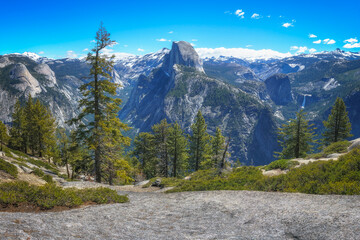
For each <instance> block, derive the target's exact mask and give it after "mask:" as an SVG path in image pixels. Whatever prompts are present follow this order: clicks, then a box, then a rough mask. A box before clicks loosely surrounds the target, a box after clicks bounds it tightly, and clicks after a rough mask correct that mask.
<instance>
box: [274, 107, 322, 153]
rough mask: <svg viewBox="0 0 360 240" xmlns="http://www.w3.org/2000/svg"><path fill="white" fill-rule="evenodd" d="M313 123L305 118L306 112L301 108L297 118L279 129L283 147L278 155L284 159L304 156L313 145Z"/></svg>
mask: <svg viewBox="0 0 360 240" xmlns="http://www.w3.org/2000/svg"><path fill="white" fill-rule="evenodd" d="M314 137H315V134H314V128H313V124H311V125H309V121H308V120H306V118H305V112H304V111H303V110H300V111H299V112H298V113H296V118H295V119H290V121H289V122H288V123H287V124H283V126H282V128H280V129H279V142H280V144H281V146H282V148H283V150H282V152H281V153H277V154H278V157H280V158H284V159H291V158H299V157H304V156H306V154H307V153H308V152H310V151H311V149H312V147H313V143H315V140H314Z"/></svg>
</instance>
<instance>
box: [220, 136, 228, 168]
mask: <svg viewBox="0 0 360 240" xmlns="http://www.w3.org/2000/svg"><path fill="white" fill-rule="evenodd" d="M229 144H230V138H229V140H228V142H227V144H226V147H225V150H224V154H223V157H222V159H221V164H220V171H219V174H220V173H221V171H222V170H223V169H224V168H225V158H226V153H227V151H228V148H229Z"/></svg>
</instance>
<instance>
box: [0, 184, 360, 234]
mask: <svg viewBox="0 0 360 240" xmlns="http://www.w3.org/2000/svg"><path fill="white" fill-rule="evenodd" d="M120 193H125V192H120ZM128 193H129V197H130V202H129V203H125V204H111V205H98V206H89V207H86V208H82V209H74V210H70V211H65V212H46V213H40V214H35V213H0V236H1V239H47V240H48V239H359V238H360V235H359V233H360V196H319V195H305V194H289V193H267V192H250V191H211V192H184V193H172V194H164V193H154V192H141V193H136V192H128Z"/></svg>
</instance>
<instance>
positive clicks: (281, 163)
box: [265, 159, 299, 171]
mask: <svg viewBox="0 0 360 240" xmlns="http://www.w3.org/2000/svg"><path fill="white" fill-rule="evenodd" d="M296 165H299V162H297V161H291V160H289V159H279V160H276V161H273V162H271V163H270V164H269V165H267V166H266V167H265V170H266V171H269V170H272V169H281V170H286V169H290V168H292V167H294V166H296Z"/></svg>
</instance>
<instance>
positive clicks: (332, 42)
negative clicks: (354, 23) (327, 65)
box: [326, 39, 336, 44]
mask: <svg viewBox="0 0 360 240" xmlns="http://www.w3.org/2000/svg"><path fill="white" fill-rule="evenodd" d="M334 43H336V41H335V40H334V39H330V40H329V41H328V42H327V43H326V44H334Z"/></svg>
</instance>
